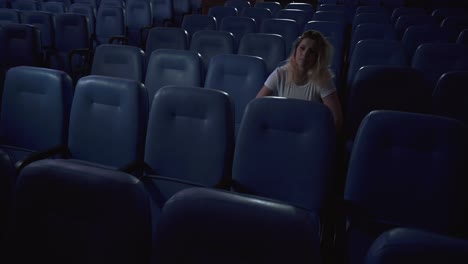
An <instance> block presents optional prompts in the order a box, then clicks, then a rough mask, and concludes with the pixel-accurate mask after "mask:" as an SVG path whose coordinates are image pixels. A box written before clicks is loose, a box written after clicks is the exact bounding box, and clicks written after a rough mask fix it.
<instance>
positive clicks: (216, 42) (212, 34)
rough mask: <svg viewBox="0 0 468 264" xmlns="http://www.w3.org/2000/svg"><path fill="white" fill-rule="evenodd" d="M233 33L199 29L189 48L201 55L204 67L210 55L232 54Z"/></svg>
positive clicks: (206, 65)
mask: <svg viewBox="0 0 468 264" xmlns="http://www.w3.org/2000/svg"><path fill="white" fill-rule="evenodd" d="M234 48H235V41H234V35H233V34H232V33H230V32H226V31H215V30H200V31H198V32H195V33H194V34H193V36H192V40H191V41H190V50H191V51H195V52H198V53H199V54H200V55H201V56H202V60H203V64H204V66H205V69H207V68H208V65H209V63H210V60H211V58H212V57H214V56H216V55H218V54H233V53H234Z"/></svg>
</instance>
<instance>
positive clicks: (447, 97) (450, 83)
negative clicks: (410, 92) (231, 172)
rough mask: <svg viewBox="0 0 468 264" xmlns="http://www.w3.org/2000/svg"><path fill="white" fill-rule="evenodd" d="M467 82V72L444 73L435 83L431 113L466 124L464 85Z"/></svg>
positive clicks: (467, 115)
mask: <svg viewBox="0 0 468 264" xmlns="http://www.w3.org/2000/svg"><path fill="white" fill-rule="evenodd" d="M467 81H468V71H454V72H447V73H444V74H443V75H442V76H441V77H440V78H439V81H438V82H437V85H436V87H435V90H434V93H433V97H432V102H433V111H434V113H435V114H437V115H443V116H448V117H452V118H455V119H458V120H460V121H462V122H464V123H466V124H468V111H466V107H465V106H466V103H467V102H468V93H467V90H466V89H465V87H464V84H465V83H467Z"/></svg>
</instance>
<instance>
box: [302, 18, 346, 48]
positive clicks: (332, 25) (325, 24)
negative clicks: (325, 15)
mask: <svg viewBox="0 0 468 264" xmlns="http://www.w3.org/2000/svg"><path fill="white" fill-rule="evenodd" d="M308 30H315V31H318V32H320V33H321V34H322V35H323V36H324V37H326V38H334V39H336V40H337V41H340V42H342V43H343V46H344V43H345V33H346V31H345V30H346V29H345V27H344V25H343V24H340V23H336V22H329V21H310V22H308V23H307V24H306V25H305V27H304V31H308Z"/></svg>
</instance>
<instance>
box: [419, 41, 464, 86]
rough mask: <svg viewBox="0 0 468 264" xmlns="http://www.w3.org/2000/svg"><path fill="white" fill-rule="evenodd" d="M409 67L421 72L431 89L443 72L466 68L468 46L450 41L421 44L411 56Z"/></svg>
mask: <svg viewBox="0 0 468 264" xmlns="http://www.w3.org/2000/svg"><path fill="white" fill-rule="evenodd" d="M411 67H413V68H415V69H418V70H420V71H421V72H423V74H424V78H425V79H426V81H427V83H428V85H429V87H430V89H431V91H432V90H433V89H434V88H435V86H436V84H437V81H438V80H439V78H440V77H441V76H442V75H443V74H444V73H446V72H450V71H466V70H468V47H467V46H464V45H459V44H451V43H427V44H422V45H420V46H419V48H418V49H417V50H416V52H415V54H414V56H413V60H412V64H411Z"/></svg>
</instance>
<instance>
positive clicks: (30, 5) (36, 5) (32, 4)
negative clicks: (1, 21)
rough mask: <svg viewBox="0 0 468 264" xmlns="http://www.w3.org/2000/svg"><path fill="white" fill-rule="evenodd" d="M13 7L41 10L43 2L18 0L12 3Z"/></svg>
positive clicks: (22, 9)
mask: <svg viewBox="0 0 468 264" xmlns="http://www.w3.org/2000/svg"><path fill="white" fill-rule="evenodd" d="M11 8H13V9H16V10H19V11H39V10H41V3H40V2H38V1H32V0H17V1H13V2H12V3H11Z"/></svg>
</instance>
